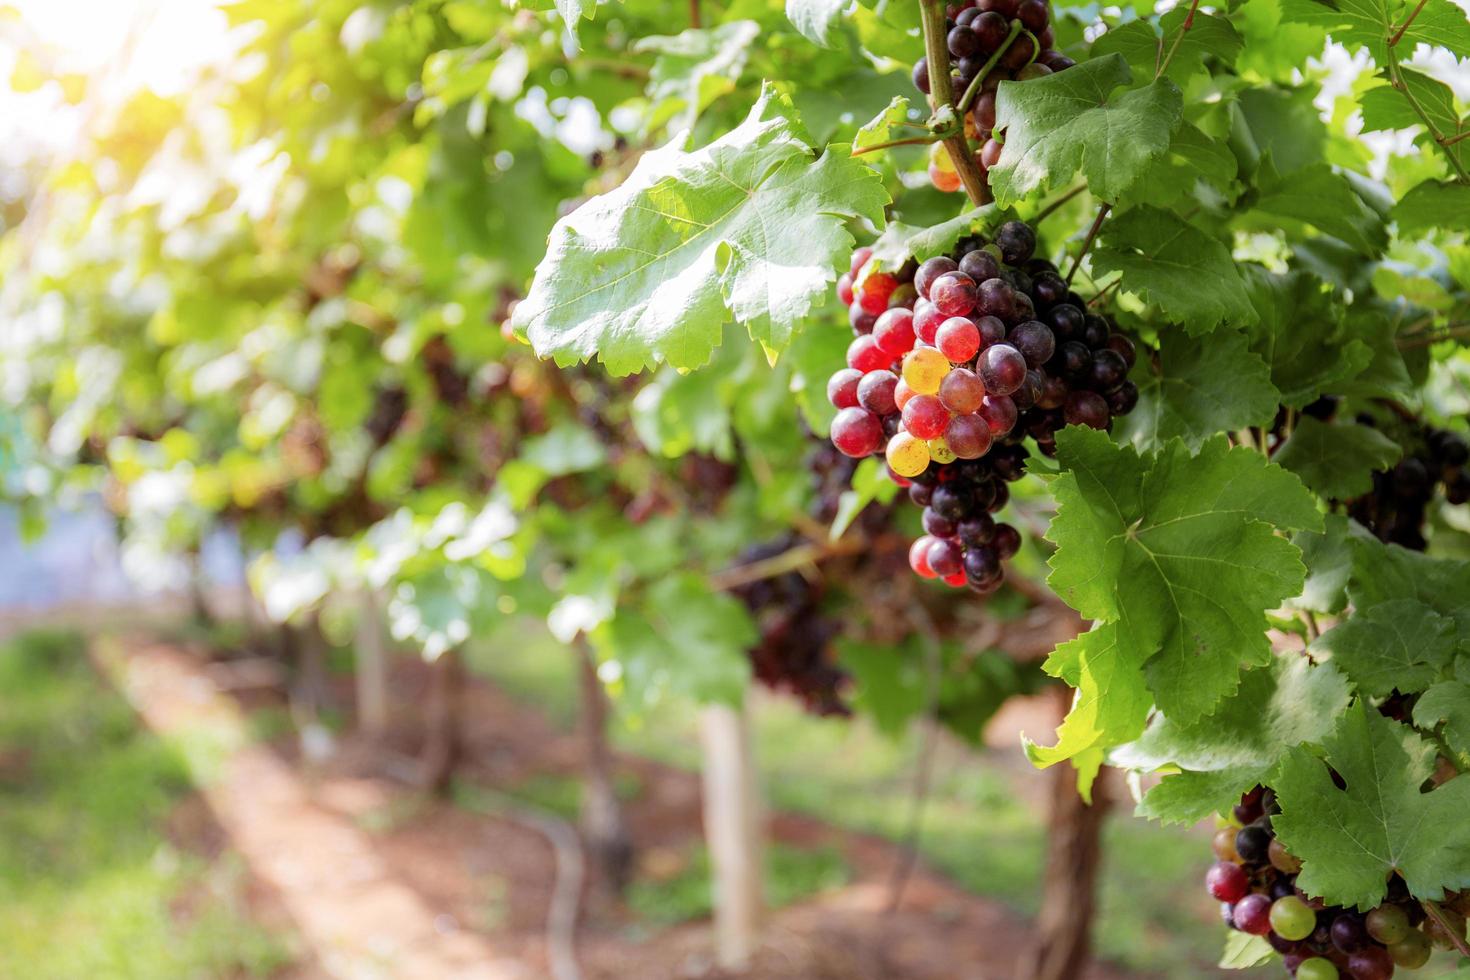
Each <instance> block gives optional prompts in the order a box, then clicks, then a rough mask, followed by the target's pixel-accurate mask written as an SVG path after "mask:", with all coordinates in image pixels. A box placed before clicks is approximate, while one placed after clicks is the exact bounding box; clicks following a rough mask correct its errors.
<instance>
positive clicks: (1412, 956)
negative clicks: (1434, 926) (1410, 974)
mask: <svg viewBox="0 0 1470 980" xmlns="http://www.w3.org/2000/svg"><path fill="white" fill-rule="evenodd" d="M1433 951H1434V948H1433V947H1432V946H1430V944H1429V937H1428V936H1426V935H1424V933H1422V932H1420V931H1419V930H1417V929H1410V930H1409V934H1408V935H1407V936H1405V937H1404V938H1403V939H1402V940H1400V941H1399V942H1396V943H1394V944H1393V945H1392V946H1390V947H1388V955H1389V956H1392V957H1393V961H1394V962H1395V963H1397V964H1398V965H1399V966H1401V967H1403V968H1404V969H1406V970H1417V969H1419V967H1421V966H1423V965H1424V964H1425V963H1428V962H1429V954H1430V953H1432V952H1433Z"/></svg>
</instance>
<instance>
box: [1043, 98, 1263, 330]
mask: <svg viewBox="0 0 1470 980" xmlns="http://www.w3.org/2000/svg"><path fill="white" fill-rule="evenodd" d="M1063 74H1064V75H1065V74H1066V73H1065V72H1063ZM1092 264H1093V267H1094V268H1095V269H1096V270H1097V272H1098V275H1099V276H1102V275H1106V274H1108V273H1112V272H1117V273H1121V274H1122V276H1123V283H1124V286H1123V288H1124V289H1125V290H1127V291H1128V292H1132V293H1137V294H1139V295H1141V296H1143V297H1144V299H1146V300H1147V301H1148V302H1150V303H1153V304H1154V305H1155V306H1157V307H1159V309H1160V310H1161V311H1162V312H1163V313H1164V315H1165V316H1167V317H1169V318H1171V319H1173V320H1176V321H1178V322H1179V323H1180V324H1182V325H1183V327H1184V329H1185V330H1186V331H1188V332H1189V333H1192V334H1198V333H1205V332H1206V331H1209V330H1211V329H1213V328H1214V327H1215V326H1216V325H1217V324H1219V323H1221V322H1230V323H1247V322H1251V321H1253V320H1254V319H1255V314H1254V312H1253V309H1252V307H1251V303H1250V297H1249V296H1247V294H1246V291H1245V286H1244V284H1243V283H1242V282H1241V279H1240V274H1239V272H1237V271H1236V265H1235V261H1234V259H1232V258H1231V256H1230V250H1229V249H1227V248H1226V247H1225V246H1224V245H1223V244H1221V243H1220V242H1219V241H1217V240H1216V239H1214V238H1211V237H1209V236H1208V235H1206V234H1205V233H1204V232H1202V231H1200V230H1199V229H1198V228H1196V227H1194V226H1193V225H1191V224H1189V223H1188V222H1186V221H1184V220H1183V219H1181V218H1179V217H1178V216H1177V215H1175V214H1173V213H1172V212H1169V211H1163V210H1160V209H1159V208H1155V207H1152V206H1149V205H1142V204H1141V205H1138V206H1136V207H1132V208H1129V209H1128V210H1127V211H1124V212H1123V213H1122V214H1119V215H1117V216H1115V217H1113V218H1112V219H1111V220H1109V221H1108V222H1106V223H1105V224H1104V225H1103V230H1102V237H1101V244H1100V245H1099V246H1098V248H1097V249H1096V250H1094V251H1093V253H1092Z"/></svg>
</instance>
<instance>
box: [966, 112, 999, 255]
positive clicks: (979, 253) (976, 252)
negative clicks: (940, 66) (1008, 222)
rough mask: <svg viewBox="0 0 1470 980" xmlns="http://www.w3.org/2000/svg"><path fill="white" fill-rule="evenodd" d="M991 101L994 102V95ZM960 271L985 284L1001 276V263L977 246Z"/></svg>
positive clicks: (967, 253) (970, 252) (968, 253)
mask: <svg viewBox="0 0 1470 980" xmlns="http://www.w3.org/2000/svg"><path fill="white" fill-rule="evenodd" d="M991 101H992V102H994V96H992V97H991ZM960 271H961V272H963V273H964V274H965V275H967V276H969V277H970V278H971V279H973V280H974V281H975V282H978V283H982V284H983V283H984V282H986V280H989V279H995V278H998V277H999V276H1000V263H998V262H996V261H995V256H993V255H991V254H990V253H989V252H987V251H985V250H984V249H982V248H977V249H972V250H971V251H969V252H966V253H965V256H964V258H962V259H960Z"/></svg>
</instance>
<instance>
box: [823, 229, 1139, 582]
mask: <svg viewBox="0 0 1470 980" xmlns="http://www.w3.org/2000/svg"><path fill="white" fill-rule="evenodd" d="M1035 250H1036V233H1035V231H1034V230H1033V229H1032V228H1031V227H1030V226H1029V225H1026V224H1025V223H1023V222H1020V221H1009V222H1007V223H1005V224H1003V225H1002V226H1001V227H1000V228H999V229H998V230H997V232H996V234H995V238H994V240H993V241H990V242H986V241H984V240H982V239H980V238H977V237H973V236H972V237H967V238H964V239H961V241H960V242H959V244H958V245H957V247H956V248H955V250H954V251H953V253H952V254H950V255H940V256H935V257H933V258H930V259H928V260H926V261H924V262H923V263H922V264H920V263H918V262H916V261H913V260H910V261H908V262H906V263H905V264H904V265H903V266H902V267H901V268H900V269H898V270H897V271H896V272H891V273H890V272H887V271H884V270H883V269H882V268H880V265H881V263H879V262H878V261H877V260H875V259H874V258H873V256H872V252H871V250H870V249H866V248H862V249H858V250H857V251H856V252H855V253H854V254H853V258H852V265H851V268H850V270H849V273H848V274H847V275H844V276H843V277H842V278H841V279H839V280H838V284H837V291H838V295H839V297H840V298H841V300H842V301H843V302H844V303H846V304H848V307H849V320H850V322H851V324H852V328H853V331H854V332H855V333H856V334H857V336H856V337H855V338H854V340H853V341H852V343H851V345H850V346H849V347H848V350H847V367H846V368H844V369H842V370H839V371H838V372H837V373H835V374H834V375H832V377H831V380H830V381H829V382H828V385H827V395H828V398H829V399H830V400H831V402H832V404H833V405H834V406H836V407H837V409H838V413H837V417H836V418H835V419H834V421H833V423H832V442H833V444H834V445H835V446H836V447H837V448H838V449H839V450H840V451H841V452H843V453H845V454H846V455H848V456H852V457H855V458H860V457H864V456H869V455H873V454H876V453H879V452H882V453H883V454H884V456H885V458H886V460H887V463H888V473H889V476H890V477H891V478H892V479H893V480H894V481H895V482H897V483H898V484H899V485H900V486H904V487H907V488H908V492H909V496H910V498H911V499H912V500H913V501H914V503H916V504H919V505H920V506H921V507H923V508H924V514H923V523H924V530H925V532H926V533H925V534H924V535H923V536H922V537H920V538H918V539H917V540H916V541H915V542H914V543H913V546H912V548H911V549H910V552H909V564H910V567H912V568H913V570H914V571H915V572H916V573H918V574H919V575H920V576H922V577H924V578H940V579H943V580H944V581H945V582H946V583H947V584H949V585H952V586H955V587H959V586H964V585H968V586H969V587H970V588H972V589H974V590H975V591H977V592H980V593H982V594H985V593H989V592H993V591H995V590H996V589H998V588H999V587H1000V585H1001V583H1002V581H1003V579H1004V573H1003V570H1002V567H1001V563H1002V562H1003V561H1005V560H1006V559H1008V558H1010V557H1011V556H1012V555H1014V554H1015V553H1016V550H1017V549H1018V548H1019V547H1020V544H1021V536H1020V533H1019V532H1018V531H1017V530H1016V529H1015V528H1014V527H1012V526H1010V525H1008V524H1003V523H997V522H996V521H995V519H994V518H993V517H992V516H991V515H993V514H995V513H997V512H999V511H1000V510H1001V509H1003V508H1004V507H1005V506H1006V503H1007V502H1008V501H1009V499H1010V491H1009V488H1008V484H1009V483H1011V482H1012V481H1015V480H1018V479H1020V478H1021V477H1022V476H1023V475H1025V472H1026V459H1027V458H1028V456H1029V452H1028V450H1027V448H1026V446H1025V445H1023V440H1024V439H1025V438H1027V437H1030V438H1031V439H1032V440H1033V442H1034V445H1035V446H1036V448H1037V449H1038V450H1039V451H1040V452H1042V453H1043V454H1046V455H1053V454H1055V452H1056V432H1057V430H1058V429H1060V428H1061V427H1062V426H1064V425H1086V426H1091V427H1093V428H1096V429H1107V428H1109V427H1110V426H1111V424H1112V419H1113V417H1114V416H1117V415H1124V414H1127V413H1128V412H1129V411H1131V410H1132V409H1133V407H1134V405H1136V404H1137V402H1138V388H1137V387H1136V386H1135V385H1134V384H1133V383H1132V382H1131V381H1129V380H1128V379H1127V374H1128V370H1129V369H1130V368H1131V367H1132V366H1133V363H1134V359H1135V356H1136V354H1135V350H1134V345H1133V342H1132V341H1131V340H1129V339H1128V338H1127V337H1125V336H1124V335H1122V334H1120V333H1116V332H1114V331H1113V329H1112V326H1111V324H1109V322H1108V321H1107V320H1106V319H1105V318H1103V317H1101V316H1097V315H1093V314H1088V313H1086V312H1084V311H1085V309H1086V304H1085V303H1084V301H1083V300H1082V297H1080V296H1078V295H1077V294H1076V293H1075V292H1072V291H1071V290H1070V289H1069V288H1068V285H1067V283H1066V281H1065V280H1064V279H1063V278H1062V277H1061V276H1060V275H1059V274H1058V272H1057V269H1056V267H1055V266H1054V265H1053V264H1052V263H1051V262H1049V261H1047V260H1046V259H1042V258H1033V253H1034V252H1035Z"/></svg>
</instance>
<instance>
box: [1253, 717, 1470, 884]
mask: <svg viewBox="0 0 1470 980" xmlns="http://www.w3.org/2000/svg"><path fill="white" fill-rule="evenodd" d="M1322 745H1323V748H1324V749H1325V750H1326V757H1325V759H1319V758H1317V757H1316V756H1315V755H1313V754H1312V753H1311V752H1308V751H1307V750H1305V749H1302V748H1296V749H1292V750H1291V752H1290V753H1288V755H1287V757H1286V758H1285V760H1283V762H1282V764H1281V769H1280V774H1279V777H1278V779H1277V781H1276V786H1275V789H1276V799H1277V801H1278V802H1279V803H1280V804H1281V813H1280V814H1278V815H1277V816H1276V817H1275V818H1273V820H1272V826H1273V828H1274V829H1275V831H1276V834H1277V836H1278V837H1279V838H1280V840H1281V842H1282V844H1284V845H1285V846H1286V847H1287V848H1288V849H1289V850H1290V851H1291V853H1292V854H1294V855H1296V856H1297V857H1298V858H1300V859H1301V861H1302V871H1301V874H1300V875H1298V876H1297V885H1298V887H1300V888H1301V889H1302V890H1303V891H1305V892H1306V893H1307V894H1309V895H1315V896H1319V897H1321V898H1323V899H1326V900H1327V902H1328V903H1329V904H1332V905H1349V906H1357V907H1358V908H1359V909H1360V910H1363V911H1366V910H1368V909H1371V908H1373V907H1374V906H1375V905H1377V904H1378V903H1379V902H1381V901H1382V900H1383V896H1384V894H1385V892H1386V890H1387V882H1388V875H1389V872H1391V871H1397V872H1398V873H1399V874H1400V875H1402V876H1403V878H1404V881H1405V882H1406V883H1407V884H1408V886H1409V891H1410V893H1412V894H1413V895H1414V896H1416V897H1418V898H1428V899H1432V900H1437V899H1440V898H1443V897H1444V892H1445V889H1446V888H1453V889H1459V888H1464V887H1467V886H1470V820H1466V819H1465V818H1464V817H1465V812H1466V809H1467V807H1470V779H1452V780H1450V781H1449V782H1448V783H1445V784H1444V785H1443V786H1440V787H1439V788H1438V789H1436V790H1434V791H1432V792H1429V793H1423V792H1420V787H1421V786H1422V785H1423V783H1424V781H1425V780H1427V779H1428V778H1429V776H1430V774H1431V773H1432V772H1433V771H1434V759H1435V748H1434V746H1433V744H1431V743H1430V742H1428V741H1426V740H1424V739H1422V738H1420V737H1419V736H1418V735H1416V734H1414V731H1413V730H1412V729H1410V728H1408V727H1406V726H1404V725H1400V724H1397V723H1395V722H1392V721H1390V720H1388V719H1387V718H1384V717H1383V716H1382V715H1380V714H1379V713H1378V712H1377V711H1375V710H1373V709H1371V708H1369V707H1368V705H1366V704H1365V703H1363V702H1362V701H1359V702H1358V703H1357V704H1356V705H1355V706H1354V707H1352V708H1350V709H1348V711H1347V712H1346V713H1345V714H1343V715H1342V716H1341V718H1339V720H1338V723H1337V728H1336V730H1335V731H1334V732H1333V733H1332V734H1331V735H1330V736H1328V737H1327V738H1325V739H1323V741H1322ZM1328 766H1331V767H1332V769H1334V770H1336V772H1337V773H1338V775H1339V776H1341V778H1342V780H1343V781H1344V783H1345V785H1346V788H1345V789H1338V788H1337V786H1336V785H1335V784H1334V783H1333V780H1332V774H1331V772H1329V770H1328Z"/></svg>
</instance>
